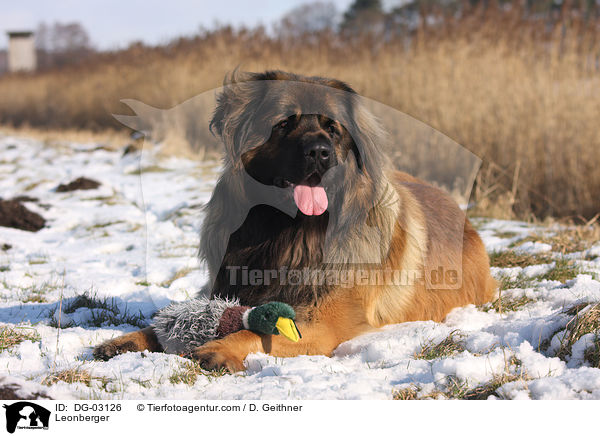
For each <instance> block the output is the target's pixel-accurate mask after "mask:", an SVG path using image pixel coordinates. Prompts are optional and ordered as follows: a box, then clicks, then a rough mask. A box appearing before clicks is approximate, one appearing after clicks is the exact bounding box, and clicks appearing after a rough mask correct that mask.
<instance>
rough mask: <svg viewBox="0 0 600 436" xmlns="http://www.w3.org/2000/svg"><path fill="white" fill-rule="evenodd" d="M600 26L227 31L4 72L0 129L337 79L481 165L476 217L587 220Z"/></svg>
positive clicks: (593, 195)
mask: <svg viewBox="0 0 600 436" xmlns="http://www.w3.org/2000/svg"><path fill="white" fill-rule="evenodd" d="M599 36H600V24H599V23H598V22H597V21H594V20H591V21H587V22H583V21H581V22H580V21H577V20H576V19H574V18H572V17H571V18H569V19H568V20H567V19H565V20H562V21H559V22H557V23H554V24H549V23H547V22H541V21H539V22H538V21H532V20H527V21H524V20H522V19H520V18H518V17H517V16H516V15H515V14H503V13H500V12H497V11H496V12H494V13H491V12H489V13H484V14H473V15H471V16H469V17H466V18H463V19H461V20H459V21H456V22H447V23H446V25H444V26H440V27H438V28H436V29H431V28H421V29H419V30H418V31H416V32H415V33H414V34H413V35H411V36H410V38H408V39H406V38H403V39H399V38H397V39H390V40H385V41H384V40H383V39H381V38H375V37H369V36H355V37H344V36H340V35H337V34H333V33H323V34H318V35H314V34H313V35H307V36H306V37H305V38H296V39H282V38H275V37H271V36H269V35H268V34H267V33H266V32H264V31H263V30H260V29H258V30H234V29H231V28H222V29H219V30H216V31H211V32H206V33H204V34H202V35H200V36H198V37H195V38H191V39H180V40H177V41H174V42H172V43H171V44H169V45H168V46H162V47H143V46H134V47H131V48H129V49H127V50H125V51H121V52H116V53H103V54H98V55H96V56H95V57H93V58H91V59H89V60H88V61H86V62H85V63H82V64H80V65H77V66H73V67H70V68H67V69H62V70H57V71H47V72H43V73H38V74H34V75H6V76H3V77H1V78H0V96H1V98H0V123H3V124H5V125H13V126H19V125H29V126H34V127H43V128H53V129H62V128H85V129H92V130H103V129H106V128H119V124H118V123H117V122H116V121H115V120H114V118H113V117H112V115H111V114H112V113H128V109H127V108H126V107H125V106H124V105H122V104H121V103H120V102H119V101H120V100H121V99H124V98H130V99H138V100H141V101H143V102H145V103H147V104H149V105H152V106H155V107H159V108H165V109H166V108H170V107H173V106H175V105H177V104H180V103H181V102H183V101H185V100H186V99H189V98H191V97H193V96H195V95H197V94H199V93H202V92H205V91H209V90H211V89H213V88H216V87H218V86H220V85H221V83H222V80H223V77H224V75H225V74H226V73H227V72H230V71H231V70H233V69H234V68H236V67H238V66H239V67H240V68H241V69H242V70H248V71H259V70H264V69H269V68H277V69H284V70H290V71H294V72H297V73H301V74H309V75H312V74H315V75H323V76H331V77H336V78H339V79H341V80H344V81H347V82H348V83H350V84H351V85H352V86H353V87H354V88H355V89H356V90H357V91H358V92H359V93H360V94H361V95H363V96H365V97H368V98H371V99H373V100H377V101H380V102H382V103H384V104H387V105H389V106H391V107H393V108H396V109H398V110H400V111H403V112H405V113H407V114H409V115H411V116H413V117H415V118H416V119H418V120H421V121H423V122H424V123H426V124H428V125H430V126H432V127H433V128H435V129H437V130H439V131H440V132H442V133H444V134H445V135H448V136H449V137H450V138H452V139H453V140H455V141H456V142H458V143H459V144H461V145H463V146H464V147H466V148H467V149H469V150H471V151H472V152H474V153H475V154H477V155H478V156H480V157H481V158H482V159H483V160H484V166H483V168H482V171H481V172H480V173H479V175H478V177H477V183H476V186H475V189H474V190H473V193H472V200H473V201H474V202H475V203H476V204H477V206H476V208H475V210H474V213H475V214H477V215H480V216H481V215H492V216H496V217H505V218H510V217H519V218H524V219H527V218H531V217H537V218H544V217H547V216H554V217H562V218H570V219H574V220H579V221H580V222H581V220H590V219H592V218H593V217H594V216H595V215H596V214H597V213H598V212H599V211H600V171H598V170H597V168H598V166H600V134H599V133H598V126H599V122H598V120H600V91H599V90H600V42H599Z"/></svg>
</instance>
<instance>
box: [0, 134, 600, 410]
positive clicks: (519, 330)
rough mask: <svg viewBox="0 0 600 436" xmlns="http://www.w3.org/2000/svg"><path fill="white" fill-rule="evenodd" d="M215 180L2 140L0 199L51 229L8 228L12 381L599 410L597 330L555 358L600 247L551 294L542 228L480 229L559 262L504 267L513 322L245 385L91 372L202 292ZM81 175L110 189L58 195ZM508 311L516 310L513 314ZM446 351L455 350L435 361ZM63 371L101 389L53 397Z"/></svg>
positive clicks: (189, 394) (429, 326) (438, 329)
mask: <svg viewBox="0 0 600 436" xmlns="http://www.w3.org/2000/svg"><path fill="white" fill-rule="evenodd" d="M140 168H141V169H142V171H141V176H140ZM218 171H219V164H218V163H216V162H200V163H199V162H194V161H191V160H185V159H179V158H160V157H157V156H154V155H150V154H149V153H146V152H144V155H143V156H142V157H141V158H140V154H139V153H133V154H128V155H126V156H122V153H121V151H110V150H106V149H103V148H98V147H97V144H75V145H73V144H70V145H64V146H60V145H52V146H48V145H44V144H42V143H40V142H38V141H34V140H28V139H22V138H13V137H2V136H0V197H2V198H4V199H10V198H12V197H16V196H21V195H27V196H29V197H33V198H35V199H37V201H28V202H26V203H25V205H26V206H27V207H28V208H29V209H30V210H33V211H35V212H38V213H39V214H40V215H42V216H43V217H44V218H45V219H46V220H47V224H46V227H45V228H43V229H42V230H40V231H39V232H36V233H32V232H27V231H22V230H17V229H12V228H6V227H0V331H2V329H3V328H4V334H8V333H7V332H12V333H14V332H21V333H25V334H26V335H27V337H28V338H29V339H28V340H24V341H21V342H19V343H17V344H15V345H12V346H9V347H7V348H5V349H2V348H0V350H2V351H0V379H2V377H3V376H4V377H5V378H4V382H5V383H6V382H11V383H17V384H21V385H22V389H24V390H30V391H35V390H37V391H43V392H47V393H48V394H49V395H50V396H52V397H54V398H102V399H110V398H163V399H164V398H178V399H191V398H202V399H240V398H245V399H322V398H323V399H325V398H326V399H390V398H393V397H394V396H397V397H401V398H402V397H411V396H416V397H427V396H433V397H435V396H437V397H440V398H441V397H457V398H460V397H461V395H463V394H464V393H466V392H470V393H472V392H477V389H479V390H480V391H481V392H486V387H489V386H491V385H493V383H496V385H493V386H494V388H492V389H491V390H490V392H489V395H488V394H487V393H486V394H485V395H484V396H491V398H500V397H502V398H512V399H522V398H534V399H549V398H553V399H556V398H563V399H565V398H583V399H588V398H589V399H592V398H595V399H600V369H597V368H592V367H591V366H590V364H589V362H588V361H586V357H585V356H586V353H585V352H586V350H587V349H589V347H590V346H592V344H593V341H594V339H595V335H594V333H587V334H584V335H583V336H581V337H580V338H579V339H578V340H577V341H575V342H574V344H572V347H570V348H571V349H569V350H568V353H566V354H565V353H564V352H563V353H562V354H561V358H559V357H555V356H556V355H557V354H560V353H559V352H558V350H559V349H560V347H561V339H564V337H565V327H566V326H567V323H569V321H570V320H572V318H573V316H572V314H571V315H570V314H569V313H566V311H567V310H568V309H569V308H572V307H573V306H574V305H576V304H580V303H595V302H600V281H598V275H599V274H600V244H599V243H596V244H595V245H593V246H592V247H591V248H589V249H587V250H585V251H582V252H576V253H571V254H569V255H567V258H568V259H569V260H570V262H571V265H573V264H574V265H576V266H577V268H578V269H579V270H580V271H579V273H578V274H576V275H575V276H574V278H570V279H567V280H565V282H564V283H562V282H561V281H552V280H548V279H546V278H544V275H545V274H547V273H548V272H549V271H551V270H552V269H553V268H554V267H556V266H557V263H556V261H557V260H560V259H561V256H560V255H559V254H557V253H552V252H551V250H552V246H551V245H549V244H546V243H541V242H536V241H531V240H528V241H522V242H523V243H520V242H519V241H521V240H523V239H524V238H526V237H527V236H528V235H530V234H531V233H532V232H533V231H536V232H541V231H544V230H543V229H534V228H533V227H531V226H528V225H526V224H524V223H520V222H509V221H498V220H476V224H477V225H478V227H479V228H480V231H481V235H482V237H483V239H484V241H485V243H486V246H487V247H488V249H489V250H490V251H503V250H509V249H511V250H514V251H515V252H517V253H529V254H540V253H542V254H544V255H547V256H553V259H552V260H551V261H549V263H543V264H540V265H532V266H525V267H511V268H494V269H493V273H494V274H495V275H496V276H497V277H499V278H500V277H505V278H512V279H513V280H514V281H515V283H521V284H525V285H526V288H517V289H508V290H505V291H504V292H503V294H502V295H503V298H504V299H505V300H504V303H505V306H506V307H505V308H504V309H503V308H502V307H501V306H500V307H498V306H491V305H487V306H484V307H475V306H468V307H464V308H459V309H456V310H454V311H453V312H451V313H450V315H449V316H448V317H447V320H446V321H445V322H443V323H435V322H431V321H426V322H412V323H405V324H400V325H392V326H388V327H386V328H384V329H382V330H381V331H379V332H375V333H371V334H367V335H364V336H361V337H358V338H355V339H353V340H351V341H349V342H346V343H343V344H341V345H340V346H339V347H338V348H337V350H336V351H335V353H334V356H333V357H325V356H300V357H295V358H286V359H281V358H273V357H270V356H266V355H251V356H249V357H248V359H247V364H248V369H247V371H246V372H244V373H238V374H234V375H229V374H214V373H207V374H202V373H200V374H197V375H195V376H192V377H189V376H186V368H189V365H190V362H189V361H187V360H186V359H183V358H181V357H179V356H174V355H166V354H162V353H148V352H144V353H128V354H125V355H121V356H118V357H116V358H113V359H111V360H110V361H108V362H100V361H94V360H93V359H92V356H91V349H92V346H93V345H96V344H98V343H100V342H102V341H103V340H106V339H108V338H111V337H114V336H116V335H120V334H122V333H124V332H128V331H133V330H135V329H137V328H138V327H140V326H143V325H145V324H147V323H148V322H149V321H150V318H151V315H152V314H153V313H154V311H155V310H156V309H157V308H160V307H163V306H165V305H166V304H168V303H169V302H170V301H172V300H183V299H186V298H188V297H189V296H191V295H193V294H194V293H195V292H196V290H197V289H198V288H199V287H200V286H201V285H202V284H203V283H204V281H205V280H206V274H205V270H204V268H203V266H202V265H201V264H200V263H199V262H198V260H197V258H196V253H197V247H198V242H199V237H198V228H199V226H200V224H201V221H202V211H201V206H202V205H203V204H204V203H205V202H206V201H207V199H208V198H209V195H210V192H211V190H212V187H213V186H214V183H215V181H216V176H217V174H218ZM80 176H85V177H87V178H91V179H94V180H97V181H99V182H100V183H101V186H100V187H99V188H97V189H93V190H77V191H72V192H64V193H60V192H56V190H55V188H56V187H57V185H58V184H59V183H65V182H70V181H71V180H73V179H75V178H77V177H80ZM142 188H143V189H142ZM7 244H8V245H7ZM8 246H10V247H8ZM82 294H85V295H87V296H89V297H90V298H89V299H82V298H77V296H80V295H82ZM61 301H62V303H61ZM511 302H519V304H516V305H515V307H513V308H511V309H509V308H508V305H509V304H510V303H511ZM61 304H62V306H61V307H62V310H61V309H60V308H59V306H60V305H61ZM77 306H82V307H77ZM583 306H584V305H582V306H581V307H583ZM584 311H585V310H584ZM124 322H128V323H124ZM59 323H60V325H61V327H63V328H61V329H58V328H57V325H58V324H59ZM114 323H117V324H120V325H114ZM132 324H133V325H132ZM442 341H446V343H449V344H451V345H456V347H455V348H452V347H451V348H452V351H450V352H438V353H437V354H435V353H434V354H431V355H426V353H424V351H427V350H437V348H441V347H437V348H436V345H438V344H439V343H440V342H442ZM17 342H18V341H17ZM563 342H564V341H563ZM67 370H72V371H73V374H84V373H87V374H89V375H90V376H91V379H85V378H84V379H82V382H71V380H67V381H58V382H55V383H52V384H51V385H50V386H49V387H46V386H44V385H42V384H41V383H42V382H44V381H46V384H48V381H49V380H50V381H52V377H50V378H49V375H51V374H55V375H56V374H60V373H62V374H63V375H64V374H66V372H65V371H67ZM188 375H189V374H188ZM75 379H77V377H75ZM496 388H498V389H496ZM440 392H442V393H445V394H440ZM451 392H454V395H450V394H449V393H451ZM463 396H464V395H463ZM467 396H468V395H467Z"/></svg>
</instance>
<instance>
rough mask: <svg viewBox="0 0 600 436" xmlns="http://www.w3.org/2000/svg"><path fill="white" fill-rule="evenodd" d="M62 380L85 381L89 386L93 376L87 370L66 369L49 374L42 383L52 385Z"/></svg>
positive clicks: (66, 381)
mask: <svg viewBox="0 0 600 436" xmlns="http://www.w3.org/2000/svg"><path fill="white" fill-rule="evenodd" d="M61 381H62V382H65V383H83V384H84V385H86V386H89V385H90V383H91V382H92V376H91V375H90V373H89V372H87V371H85V370H80V369H76V368H73V369H66V370H64V371H60V372H57V373H53V374H49V375H47V376H46V377H45V378H44V380H42V384H43V385H46V386H51V385H53V384H55V383H58V382H61Z"/></svg>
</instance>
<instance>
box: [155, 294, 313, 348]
mask: <svg viewBox="0 0 600 436" xmlns="http://www.w3.org/2000/svg"><path fill="white" fill-rule="evenodd" d="M295 318H296V313H295V312H294V309H292V307H291V306H289V305H287V304H285V303H281V302H278V301H272V302H269V303H266V304H263V305H261V306H257V307H248V306H241V305H240V304H239V301H238V300H228V299H222V298H214V299H209V298H206V297H201V298H195V299H192V300H188V301H184V302H182V303H173V304H171V305H169V306H167V307H165V308H163V309H161V310H160V311H159V312H157V314H156V315H155V316H154V324H153V327H154V331H155V333H156V336H157V338H158V341H159V342H160V344H161V345H162V347H163V349H164V351H165V352H167V353H173V354H180V355H187V354H189V353H190V352H191V351H192V350H193V349H194V348H196V347H199V346H200V345H202V344H204V343H206V342H208V341H210V340H213V339H219V338H223V337H225V336H227V335H229V334H231V333H235V332H236V331H239V330H243V329H246V330H252V331H254V332H257V333H262V334H265V335H278V334H281V335H283V336H284V337H286V338H288V339H289V340H291V341H293V342H298V340H300V338H301V337H302V336H301V335H300V332H299V331H298V327H297V326H296V323H295V322H294V320H295Z"/></svg>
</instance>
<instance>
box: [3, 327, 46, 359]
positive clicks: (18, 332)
mask: <svg viewBox="0 0 600 436" xmlns="http://www.w3.org/2000/svg"><path fill="white" fill-rule="evenodd" d="M40 339H41V337H40V334H39V333H38V332H37V331H36V330H35V329H33V328H30V327H10V328H9V327H1V328H0V353H1V352H2V351H4V350H7V349H9V348H11V347H14V346H15V345H18V344H20V343H21V342H23V341H32V342H37V341H39V340H40Z"/></svg>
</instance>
